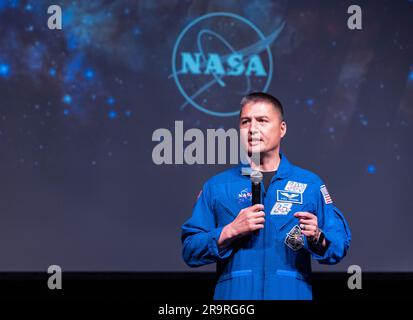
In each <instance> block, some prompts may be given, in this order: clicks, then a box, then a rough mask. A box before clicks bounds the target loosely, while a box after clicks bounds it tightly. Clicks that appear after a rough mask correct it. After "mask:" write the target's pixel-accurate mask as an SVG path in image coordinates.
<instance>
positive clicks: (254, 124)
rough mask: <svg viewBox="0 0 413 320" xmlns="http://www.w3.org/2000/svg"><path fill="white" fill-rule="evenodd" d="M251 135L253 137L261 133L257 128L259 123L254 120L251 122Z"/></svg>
mask: <svg viewBox="0 0 413 320" xmlns="http://www.w3.org/2000/svg"><path fill="white" fill-rule="evenodd" d="M249 133H250V134H251V135H254V134H257V133H259V131H258V128H257V121H255V120H254V119H253V120H251V122H250V127H249Z"/></svg>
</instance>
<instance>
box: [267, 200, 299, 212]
mask: <svg viewBox="0 0 413 320" xmlns="http://www.w3.org/2000/svg"><path fill="white" fill-rule="evenodd" d="M292 205H293V204H292V203H288V202H276V203H275V204H274V206H273V207H272V210H271V212H270V214H272V215H286V214H288V212H290V211H291V207H292Z"/></svg>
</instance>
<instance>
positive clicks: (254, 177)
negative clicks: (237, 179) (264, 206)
mask: <svg viewBox="0 0 413 320" xmlns="http://www.w3.org/2000/svg"><path fill="white" fill-rule="evenodd" d="M250 177H251V182H252V183H256V184H258V183H261V181H262V173H261V171H258V170H252V172H251V175H250Z"/></svg>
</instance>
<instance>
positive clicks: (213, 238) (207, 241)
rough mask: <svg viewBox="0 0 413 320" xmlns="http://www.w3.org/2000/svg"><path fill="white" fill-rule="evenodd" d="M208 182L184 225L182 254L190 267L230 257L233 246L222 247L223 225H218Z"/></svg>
mask: <svg viewBox="0 0 413 320" xmlns="http://www.w3.org/2000/svg"><path fill="white" fill-rule="evenodd" d="M210 188H211V186H210V185H209V183H206V184H205V185H204V187H203V189H202V192H201V194H200V195H199V197H198V200H197V202H196V203H195V206H194V208H193V210H192V216H191V218H190V219H189V220H187V221H186V222H185V223H184V224H183V226H182V237H181V240H182V246H183V251H182V256H183V259H184V261H185V262H186V264H187V265H189V266H190V267H198V266H202V265H205V264H209V263H213V262H217V261H218V260H222V259H225V258H228V257H229V256H230V255H231V253H232V251H233V249H232V248H231V246H228V247H226V248H222V249H220V248H219V247H218V239H219V237H220V235H221V231H222V229H223V226H221V227H217V226H216V222H215V216H214V199H213V197H212V194H211V190H210Z"/></svg>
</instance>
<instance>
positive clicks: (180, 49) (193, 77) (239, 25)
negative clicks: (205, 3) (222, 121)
mask: <svg viewBox="0 0 413 320" xmlns="http://www.w3.org/2000/svg"><path fill="white" fill-rule="evenodd" d="M284 25H285V23H284V22H283V23H281V24H280V26H278V27H277V29H276V30H275V31H273V32H272V33H271V34H269V35H267V36H265V35H264V33H263V32H261V30H260V29H258V27H257V26H256V25H254V24H253V23H252V22H251V21H249V20H247V19H245V18H243V17H241V16H239V15H236V14H233V13H227V12H215V13H208V14H206V15H203V16H201V17H198V18H196V19H194V20H193V21H192V22H191V23H189V24H188V25H187V26H186V27H185V28H184V29H183V30H182V31H181V33H180V34H179V36H178V38H177V40H176V42H175V45H174V48H173V53H172V74H171V77H172V78H173V79H174V80H175V83H176V85H177V87H178V90H179V92H180V93H181V95H182V96H183V97H184V99H185V101H184V102H183V104H182V106H181V110H184V109H185V108H186V107H188V106H192V107H194V108H196V109H198V110H199V111H202V112H204V113H206V114H209V115H212V116H218V117H228V116H236V115H238V114H239V102H240V99H241V97H242V96H244V95H245V94H247V93H250V92H251V91H264V92H266V91H267V89H268V88H269V86H270V83H271V79H272V77H273V64H274V62H273V58H272V54H271V48H270V45H271V44H272V43H273V42H274V41H275V40H276V39H277V38H278V36H279V34H280V33H281V31H282V29H283V28H284Z"/></svg>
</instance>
